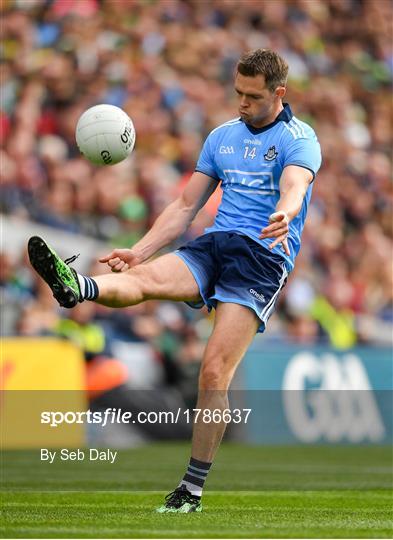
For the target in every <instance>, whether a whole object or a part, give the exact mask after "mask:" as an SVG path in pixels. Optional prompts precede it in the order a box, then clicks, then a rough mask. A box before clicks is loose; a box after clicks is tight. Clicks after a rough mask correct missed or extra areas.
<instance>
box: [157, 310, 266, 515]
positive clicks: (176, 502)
mask: <svg viewBox="0 0 393 540" xmlns="http://www.w3.org/2000/svg"><path fill="white" fill-rule="evenodd" d="M259 325H260V320H259V319H258V318H257V316H256V315H255V313H254V312H253V311H252V310H251V309H249V308H247V307H244V306H242V305H239V304H232V303H223V302H219V303H218V305H217V310H216V318H215V324H214V329H213V333H212V335H211V336H210V339H209V341H208V344H207V347H206V350H205V353H204V357H203V361H202V366H201V371H200V376H199V394H198V403H197V405H196V408H197V409H200V410H201V413H199V416H198V421H197V422H196V423H195V424H194V430H193V437H192V449H191V459H190V463H189V465H188V468H187V471H186V473H185V475H184V477H183V479H182V481H181V482H180V484H179V487H178V488H177V489H176V490H175V491H173V492H172V493H170V494H169V495H168V497H167V500H166V503H165V504H164V505H163V506H161V507H160V508H158V509H157V511H158V512H180V513H185V512H195V511H196V512H198V511H201V509H202V506H201V503H200V498H201V495H202V490H203V485H204V482H205V480H206V477H207V474H208V472H209V469H210V466H211V464H212V461H213V459H214V456H215V454H216V451H217V449H218V447H219V445H220V442H221V439H222V437H223V435H224V432H225V428H226V423H225V422H224V421H223V411H224V410H225V409H228V408H229V404H228V388H229V385H230V383H231V380H232V378H233V375H234V373H235V370H236V368H237V366H238V365H239V363H240V361H241V359H242V358H243V356H244V354H245V352H246V351H247V349H248V347H249V345H250V343H251V341H252V340H253V338H254V336H255V334H256V332H257V330H258V327H259ZM215 410H216V411H217V410H218V411H219V414H218V415H217V413H216V416H215V417H213V416H212V414H211V413H212V411H215ZM204 411H211V412H210V413H207V414H204ZM217 416H219V417H220V418H221V421H219V422H214V421H213V418H214V420H217ZM209 418H210V419H211V421H210V422H209V421H208V419H209Z"/></svg>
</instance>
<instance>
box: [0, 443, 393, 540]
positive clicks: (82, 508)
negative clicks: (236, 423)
mask: <svg viewBox="0 0 393 540" xmlns="http://www.w3.org/2000/svg"><path fill="white" fill-rule="evenodd" d="M188 453H189V445H188V444H160V445H158V444H157V445H156V444H155V445H151V446H147V447H143V448H139V449H134V450H127V451H122V452H121V453H120V454H119V457H118V460H117V463H116V464H113V465H110V464H103V463H101V464H100V463H94V464H92V463H85V462H82V463H77V462H73V463H70V462H67V463H60V462H55V463H54V464H53V465H48V464H44V463H40V461H39V451H31V452H5V453H4V454H3V462H2V487H3V492H2V507H3V515H2V529H1V536H2V537H6V538H291V537H292V538H293V537H295V538H391V537H392V533H393V528H392V503H393V499H392V494H391V487H392V456H391V451H390V449H389V448H387V447H386V448H376V447H357V448H354V447H336V448H332V447H279V448H277V447H275V448H268V447H250V446H242V445H234V444H224V445H223V446H222V448H221V449H220V452H219V455H218V457H217V460H216V462H215V463H214V465H213V468H212V471H211V473H210V475H209V479H208V485H207V490H206V491H205V495H204V498H203V503H204V511H203V512H202V513H201V514H190V515H185V514H184V515H176V514H169V515H162V514H155V513H154V508H155V507H156V506H158V505H160V504H161V502H162V499H163V496H164V495H165V493H167V492H168V491H169V490H171V489H173V487H174V485H175V483H176V482H177V480H178V479H179V478H180V477H181V475H182V474H183V469H184V467H185V465H186V462H187V460H188ZM116 490H117V491H116ZM157 490H160V491H157Z"/></svg>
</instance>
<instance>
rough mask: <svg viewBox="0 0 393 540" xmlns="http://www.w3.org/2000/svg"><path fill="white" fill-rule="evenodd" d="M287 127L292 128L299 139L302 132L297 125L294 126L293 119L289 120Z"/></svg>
mask: <svg viewBox="0 0 393 540" xmlns="http://www.w3.org/2000/svg"><path fill="white" fill-rule="evenodd" d="M289 125H290V126H291V128H293V129H294V130H295V132H296V134H297V136H298V137H301V136H302V132H301V130H300V128H299V126H298V124H296V123H295V122H294V121H293V118H292V120H290V122H289Z"/></svg>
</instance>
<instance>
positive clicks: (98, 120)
mask: <svg viewBox="0 0 393 540" xmlns="http://www.w3.org/2000/svg"><path fill="white" fill-rule="evenodd" d="M75 138H76V143H77V145H78V148H79V150H80V152H81V153H82V154H83V155H84V156H85V157H86V158H87V159H88V160H89V161H91V163H94V165H115V164H116V163H119V162H120V161H123V160H124V159H125V158H126V157H127V156H129V155H130V154H131V152H132V151H133V149H134V145H135V129H134V124H133V123H132V120H131V118H130V117H129V116H128V114H127V113H125V112H124V111H123V110H122V109H120V108H119V107H115V106H114V105H104V104H103V105H95V106H94V107H90V109H87V110H86V111H85V112H84V113H83V114H82V115H81V117H80V118H79V120H78V123H77V125H76V130H75Z"/></svg>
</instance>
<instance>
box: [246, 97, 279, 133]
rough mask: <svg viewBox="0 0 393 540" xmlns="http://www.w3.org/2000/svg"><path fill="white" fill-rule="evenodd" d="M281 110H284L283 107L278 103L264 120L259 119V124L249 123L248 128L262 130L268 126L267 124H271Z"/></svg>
mask: <svg viewBox="0 0 393 540" xmlns="http://www.w3.org/2000/svg"><path fill="white" fill-rule="evenodd" d="M282 110H284V105H283V104H282V102H281V101H280V103H279V104H278V105H277V107H275V108H274V109H273V110H272V112H271V113H270V114H269V115H268V116H265V118H261V120H259V122H255V123H254V122H253V123H250V126H252V127H253V128H256V129H261V128H264V127H266V126H268V125H269V124H272V123H273V122H274V120H275V119H276V118H277V116H278V115H279V114H280V112H281V111H282Z"/></svg>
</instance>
